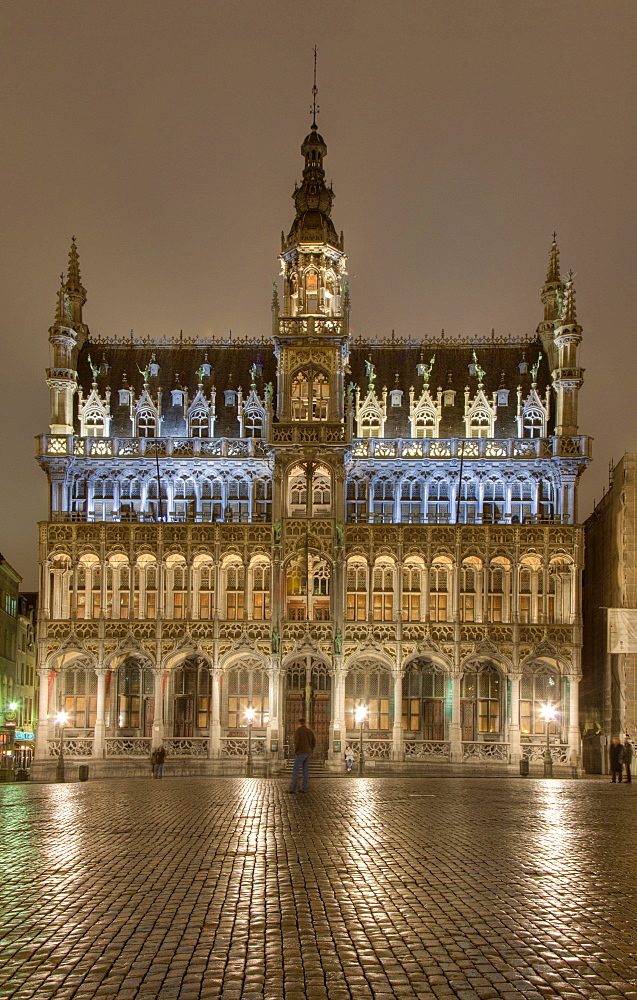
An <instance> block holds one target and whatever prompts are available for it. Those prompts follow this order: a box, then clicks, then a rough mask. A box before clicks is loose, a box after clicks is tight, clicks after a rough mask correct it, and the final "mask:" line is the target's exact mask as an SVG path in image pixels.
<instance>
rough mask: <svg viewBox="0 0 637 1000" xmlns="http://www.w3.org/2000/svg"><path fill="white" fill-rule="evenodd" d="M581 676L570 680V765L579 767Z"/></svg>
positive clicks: (572, 677) (575, 676)
mask: <svg viewBox="0 0 637 1000" xmlns="http://www.w3.org/2000/svg"><path fill="white" fill-rule="evenodd" d="M579 682H580V679H579V676H577V675H573V674H571V676H570V677H569V678H568V694H569V698H568V746H569V757H570V760H569V764H570V765H571V767H575V768H576V767H579V763H580V759H581V736H580V729H579Z"/></svg>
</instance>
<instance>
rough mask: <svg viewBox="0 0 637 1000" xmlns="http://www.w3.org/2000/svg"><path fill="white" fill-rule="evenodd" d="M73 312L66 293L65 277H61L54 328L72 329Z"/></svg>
mask: <svg viewBox="0 0 637 1000" xmlns="http://www.w3.org/2000/svg"><path fill="white" fill-rule="evenodd" d="M72 322H73V321H72V317H71V310H70V307H69V297H68V294H67V291H66V282H65V280H64V275H63V274H61V275H60V287H59V289H58V293H57V302H56V304H55V319H54V320H53V325H54V327H60V326H64V327H70V326H71V325H72Z"/></svg>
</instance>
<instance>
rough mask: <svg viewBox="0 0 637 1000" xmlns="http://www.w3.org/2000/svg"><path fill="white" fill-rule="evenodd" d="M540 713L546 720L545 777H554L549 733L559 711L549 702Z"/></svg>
mask: <svg viewBox="0 0 637 1000" xmlns="http://www.w3.org/2000/svg"><path fill="white" fill-rule="evenodd" d="M540 715H541V717H542V718H543V719H544V721H545V722H546V750H545V751H544V777H545V778H552V777H553V758H552V757H551V743H550V739H549V735H550V734H549V727H550V725H551V723H552V722H553V720H554V719H555V717H556V716H557V712H556V711H555V709H554V707H553V705H551V704H548V703H547V704H546V705H544V706H543V707H542V709H541V711H540Z"/></svg>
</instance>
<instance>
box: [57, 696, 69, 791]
mask: <svg viewBox="0 0 637 1000" xmlns="http://www.w3.org/2000/svg"><path fill="white" fill-rule="evenodd" d="M68 720H69V716H68V713H67V712H58V714H57V716H56V718H55V721H56V722H57V724H58V726H59V727H60V749H59V751H58V763H57V769H56V772H55V780H56V781H64V727H65V725H66V724H67V722H68Z"/></svg>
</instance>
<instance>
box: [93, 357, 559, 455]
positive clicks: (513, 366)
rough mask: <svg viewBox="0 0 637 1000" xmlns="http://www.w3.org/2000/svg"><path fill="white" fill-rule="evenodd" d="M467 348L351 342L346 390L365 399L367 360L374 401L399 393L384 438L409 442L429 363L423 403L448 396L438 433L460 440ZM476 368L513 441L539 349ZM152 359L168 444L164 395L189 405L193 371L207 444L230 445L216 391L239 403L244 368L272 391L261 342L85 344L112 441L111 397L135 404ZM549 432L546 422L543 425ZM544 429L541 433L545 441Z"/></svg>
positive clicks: (246, 378) (125, 418) (229, 422)
mask: <svg viewBox="0 0 637 1000" xmlns="http://www.w3.org/2000/svg"><path fill="white" fill-rule="evenodd" d="M473 350H474V348H473V347H472V346H467V345H463V346H459V345H449V346H447V345H445V346H443V347H441V346H440V345H439V344H436V345H435V346H432V347H423V346H422V345H420V344H413V345H404V344H403V345H394V344H388V345H382V346H381V345H378V344H374V345H361V344H360V342H358V343H357V344H356V345H355V346H352V347H351V351H350V369H351V373H348V374H347V376H346V380H347V382H348V383H349V382H350V381H352V382H354V383H355V384H356V385H358V386H359V387H360V389H361V395H364V394H365V393H366V391H367V386H368V380H367V375H366V373H365V362H366V361H367V360H371V362H372V364H373V365H374V366H375V369H376V383H375V384H376V392H377V395H379V394H380V392H381V391H382V389H383V387H384V386H386V387H387V389H388V390H389V391H391V390H392V389H394V388H400V389H401V390H402V392H403V397H402V405H401V406H400V407H394V406H391V405H390V399H389V396H388V400H387V403H388V407H387V413H388V419H387V423H386V431H385V433H386V437H388V438H392V437H409V436H410V430H409V389H410V387H411V386H413V387H414V389H415V391H416V398H418V397H419V396H420V393H421V391H422V385H423V380H422V376H419V375H418V372H417V365H418V364H420V363H423V362H424V363H425V364H429V363H430V361H431V358H432V356H435V360H434V366H433V369H432V373H431V377H430V380H429V386H430V392H431V395H432V396H433V397H434V398H435V396H436V393H437V390H438V388H439V387H440V388H442V389H443V390H444V389H454V390H455V392H456V396H455V405H454V406H443V409H442V420H441V427H440V436H441V437H443V438H444V437H462V436H464V423H463V414H464V390H465V387H466V386H469V388H470V391H471V397H472V398H473V397H474V396H475V394H476V392H477V385H478V379H477V377H476V376H475V375H470V374H469V365H470V364H471V363H472V360H473ZM475 350H476V356H477V359H478V363H479V364H480V366H481V367H482V368H483V369H484V370H485V372H486V376H485V379H484V391H485V393H486V395H487V398H488V399H489V400H490V399H491V396H492V393H493V392H495V391H496V390H497V389H499V388H505V389H508V390H509V403H508V406H500V407H498V409H497V420H496V425H495V436H496V437H515V436H517V426H516V423H515V415H516V407H517V387H518V386H521V387H522V397H523V399H525V398H526V397H527V396H528V394H529V392H530V390H531V374H530V371H531V367H532V366H533V365H534V364H535V362H536V361H537V358H538V355H539V354H542V359H541V362H540V366H539V371H538V378H537V383H538V384H537V391H538V393H539V395H540V397H541V398H542V399H544V396H545V393H546V389H547V386H549V385H550V373H549V368H548V362H547V359H546V356H545V355H544V353H543V352H542V347H541V344H540V341H539V340H538V341H535V342H528V341H526V342H525V343H504V344H503V343H502V342H496V343H495V344H493V345H489V344H488V343H487V344H486V345H484V344H482V345H480V346H477V347H476V348H475ZM153 354H154V355H155V361H156V363H157V364H158V365H159V369H160V370H159V374H158V375H157V376H151V377H150V378H149V383H148V388H149V392H150V395H151V397H152V398H153V399H154V400H156V398H157V394H158V392H160V393H161V400H162V416H163V418H164V420H163V432H164V433H166V434H170V435H175V436H187V429H186V421H185V417H184V410H183V407H174V406H173V405H172V396H171V390H172V389H176V388H185V389H186V390H187V393H188V402H189V403H190V402H192V400H193V399H194V396H195V394H196V392H197V382H198V379H197V375H196V372H197V370H198V369H199V367H200V365H202V364H203V363H205V362H206V361H207V363H208V364H210V366H211V374H210V376H209V377H204V378H203V385H204V392H205V394H206V396H207V397H208V398H209V397H210V391H211V389H212V387H213V386H214V387H215V389H216V411H217V418H216V421H215V430H214V433H215V437H238V434H239V423H238V420H237V407H236V403H235V405H234V406H226V405H225V401H224V390H226V389H229V388H230V389H235V390H236V389H237V388H239V387H241V389H242V390H243V397H244V399H245V398H246V397H247V395H248V392H249V390H250V374H249V372H250V368H251V366H252V365H253V364H255V363H256V364H260V365H261V366H262V375H261V376H260V377H259V378H258V379H257V391H258V393H259V395H260V396H261V398H263V390H264V386H265V385H266V384H267V383H268V382H272V383H273V384H275V383H276V359H275V357H274V351H273V348H272V345H271V343H270V342H269V341H267V342H263V343H258V342H255V343H251V344H247V343H245V342H241V343H239V344H234V343H228V344H213V345H211V346H206V345H205V344H201V345H196V346H195V345H192V344H190V343H188V344H184V345H182V344H165V345H149V346H141V345H139V346H138V345H136V344H133V345H132V346H131V344H130V343H119V344H104V343H103V342H99V343H95V342H91V341H87V342H86V343H85V345H84V346H83V348H82V350H81V352H80V357H79V360H78V381H79V385H80V387H81V388H82V391H83V394H84V397H85V398H86V397H87V396H88V394H89V392H90V391H91V386H92V382H93V374H92V371H91V366H90V363H89V355H90V358H91V362H92V364H93V365H94V366H99V367H100V374H99V375H98V377H97V385H98V390H99V393H100V395H101V396H104V394H105V391H106V388H107V387H110V390H111V394H110V402H111V434H112V435H113V437H118V436H120V437H130V435H131V425H130V419H129V408H128V407H127V406H125V405H124V406H120V404H119V394H118V391H117V390H119V389H122V388H125V387H126V386H128V387H129V388H131V389H133V390H134V393H135V396H136V397H139V395H141V392H142V391H143V384H144V379H143V375H142V374H141V371H143V370H144V369H145V368H146V366H147V365H148V363H149V362H150V360H151V356H152V355H153ZM522 361H526V363H527V366H528V371H527V373H526V374H521V373H520V371H519V367H518V366H519V364H520V362H522ZM551 424H552V421H551ZM550 432H551V431H550V428H549V433H550Z"/></svg>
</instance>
